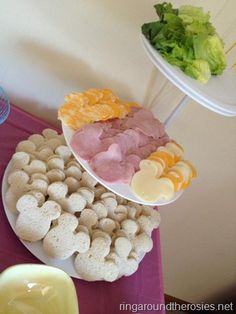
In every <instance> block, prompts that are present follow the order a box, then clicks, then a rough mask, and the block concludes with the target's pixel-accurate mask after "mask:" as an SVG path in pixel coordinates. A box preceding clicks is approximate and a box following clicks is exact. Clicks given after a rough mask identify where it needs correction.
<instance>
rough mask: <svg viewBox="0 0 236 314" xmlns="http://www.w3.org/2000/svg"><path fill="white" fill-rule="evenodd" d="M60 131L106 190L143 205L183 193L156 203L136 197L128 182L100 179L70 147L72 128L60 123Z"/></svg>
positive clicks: (82, 162)
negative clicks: (111, 181)
mask: <svg viewBox="0 0 236 314" xmlns="http://www.w3.org/2000/svg"><path fill="white" fill-rule="evenodd" d="M62 131H63V134H64V137H65V139H66V142H67V145H68V146H69V147H70V149H71V151H72V153H73V154H74V156H75V158H76V159H77V161H78V162H79V163H80V164H81V165H82V167H83V168H84V169H85V170H86V171H87V172H88V173H89V174H90V175H91V176H92V177H94V178H95V179H96V180H97V181H98V182H99V183H101V184H102V185H103V186H105V187H106V188H107V189H108V190H110V191H112V192H114V193H115V194H118V195H120V196H122V197H124V198H125V199H127V200H130V201H132V202H135V203H139V204H144V205H149V206H162V205H167V204H170V203H172V202H174V201H175V200H177V199H178V198H179V197H180V195H181V194H182V193H183V191H182V190H181V191H178V192H177V193H175V196H174V198H172V199H171V200H168V201H166V200H161V201H158V202H156V203H148V202H145V201H142V200H141V199H139V198H137V197H136V196H135V195H134V193H133V192H132V190H131V188H130V186H129V184H125V183H109V182H106V181H104V180H102V179H101V178H99V177H98V176H97V175H96V173H94V171H93V170H92V169H91V167H90V165H89V163H88V162H87V161H86V160H84V159H82V158H80V157H79V156H78V155H77V154H76V152H75V151H74V150H73V148H72V147H71V144H70V143H71V139H72V136H73V134H74V133H75V131H74V130H72V129H71V128H69V127H67V126H66V125H65V124H64V123H62Z"/></svg>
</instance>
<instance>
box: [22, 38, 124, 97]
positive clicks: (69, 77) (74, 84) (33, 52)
mask: <svg viewBox="0 0 236 314" xmlns="http://www.w3.org/2000/svg"><path fill="white" fill-rule="evenodd" d="M19 51H21V53H22V55H23V56H24V57H26V58H27V60H28V62H32V63H33V64H34V65H35V64H36V65H37V66H38V67H39V68H41V69H43V71H45V72H48V73H49V74H50V75H51V76H53V77H54V79H55V80H57V81H60V82H62V83H63V84H64V85H66V86H67V87H68V90H66V92H67V93H68V92H71V91H77V90H78V89H82V90H83V89H86V88H91V87H98V88H104V87H106V86H115V87H116V90H119V89H122V90H125V91H126V93H129V89H128V87H127V86H126V85H125V84H123V83H121V82H118V81H116V80H114V79H113V78H112V77H107V76H106V75H105V74H104V73H102V72H98V71H97V69H95V68H92V67H91V66H89V65H88V64H87V63H86V62H85V61H84V60H81V59H79V58H78V57H76V56H73V55H69V54H66V53H65V52H61V51H58V50H56V49H55V48H52V47H49V46H45V45H43V44H38V43H36V42H32V41H24V42H21V43H20V47H19ZM63 95H64V94H63Z"/></svg>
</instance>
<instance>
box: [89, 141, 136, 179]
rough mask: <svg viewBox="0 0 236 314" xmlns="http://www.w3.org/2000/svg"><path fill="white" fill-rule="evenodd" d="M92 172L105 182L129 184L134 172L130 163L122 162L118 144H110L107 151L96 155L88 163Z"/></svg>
mask: <svg viewBox="0 0 236 314" xmlns="http://www.w3.org/2000/svg"><path fill="white" fill-rule="evenodd" d="M90 165H91V168H92V169H93V171H94V172H95V173H96V174H97V175H98V176H99V177H100V178H101V179H103V180H105V181H107V182H123V183H129V182H130V180H131V178H132V176H133V174H134V172H135V170H134V166H133V165H132V164H131V163H130V162H122V153H121V150H120V147H119V145H118V144H112V145H111V146H110V147H109V148H108V150H107V151H105V152H101V153H98V154H97V155H96V156H94V157H93V158H92V159H91V161H90Z"/></svg>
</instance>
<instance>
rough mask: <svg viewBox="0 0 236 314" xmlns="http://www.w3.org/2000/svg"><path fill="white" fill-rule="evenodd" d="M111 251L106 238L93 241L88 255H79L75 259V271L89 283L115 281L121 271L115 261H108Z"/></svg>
mask: <svg viewBox="0 0 236 314" xmlns="http://www.w3.org/2000/svg"><path fill="white" fill-rule="evenodd" d="M109 251H110V243H109V242H108V241H107V239H105V238H104V237H97V238H95V239H94V240H93V241H92V246H91V248H90V249H89V250H88V251H87V252H86V253H79V254H78V255H77V256H76V258H75V269H76V271H77V273H78V275H79V276H80V278H82V279H84V280H87V281H95V280H106V281H114V280H116V279H117V278H118V275H119V270H118V267H117V265H116V264H115V262H114V261H111V260H108V259H106V256H107V255H108V254H109Z"/></svg>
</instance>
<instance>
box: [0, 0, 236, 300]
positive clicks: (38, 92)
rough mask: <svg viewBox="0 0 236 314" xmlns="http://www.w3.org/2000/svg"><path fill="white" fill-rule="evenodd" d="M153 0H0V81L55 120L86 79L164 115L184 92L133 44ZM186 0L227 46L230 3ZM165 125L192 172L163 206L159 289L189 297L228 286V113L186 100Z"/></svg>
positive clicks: (234, 206) (235, 172)
mask: <svg viewBox="0 0 236 314" xmlns="http://www.w3.org/2000/svg"><path fill="white" fill-rule="evenodd" d="M156 2H157V1H149V0H148V1H147V0H120V1H115V0H100V1H96V0H86V1H85V0H57V1H56V0H50V1H47V0H40V1H32V0H31V1H30V0H21V1H19V0H0V4H1V11H0V29H1V48H0V85H2V86H3V87H4V88H5V89H6V90H7V92H8V93H9V95H10V96H11V100H12V101H13V102H14V103H15V104H17V105H18V106H20V107H22V108H24V109H25V110H27V111H29V112H31V113H34V114H35V115H37V116H40V117H42V118H44V119H45V120H47V121H50V122H52V123H53V124H55V123H57V121H56V116H57V114H56V112H57V108H58V106H59V105H60V104H61V103H63V96H64V95H65V94H66V93H69V92H71V91H78V90H83V89H86V88H89V87H108V88H111V89H113V90H114V91H117V93H118V94H119V96H122V97H124V98H125V99H130V100H135V101H138V102H140V103H142V104H143V105H146V106H149V107H151V108H152V109H153V110H154V111H155V112H156V114H157V115H158V116H159V117H160V118H161V119H164V118H165V117H166V116H167V115H168V113H169V112H170V111H171V109H172V108H173V107H174V106H175V105H176V104H177V103H178V101H179V100H180V99H181V97H182V96H183V95H182V94H181V93H180V92H179V91H178V90H177V89H176V88H175V87H174V86H172V85H171V84H170V83H168V82H167V81H166V80H165V78H164V77H163V76H162V75H161V74H160V73H159V72H158V71H157V70H156V69H155V68H154V67H153V66H152V64H151V63H150V61H149V60H148V58H147V56H146V55H145V53H144V51H143V49H142V47H141V43H140V37H139V36H140V35H139V34H140V26H141V25H142V23H143V22H145V21H150V20H151V19H153V18H155V12H154V10H153V8H152V5H153V4H155V3H156ZM187 2H188V3H193V4H195V5H201V6H204V7H205V8H206V10H211V12H212V16H213V20H214V23H215V25H216V27H217V29H218V30H219V32H220V34H221V35H222V36H223V38H224V40H225V43H226V48H228V47H230V45H231V44H232V43H233V41H235V31H236V19H235V12H236V3H235V1H234V0H225V1H217V0H208V1H197V0H195V1H185V3H187ZM173 3H174V4H176V5H181V4H182V3H184V1H182V0H179V1H173ZM235 56H236V53H235V52H234V51H233V52H232V53H231V55H230V56H229V57H230V58H231V59H230V62H233V61H234V62H235ZM151 103H152V105H151V106H150V104H151ZM169 133H170V134H171V136H173V137H174V138H175V139H176V140H177V141H179V142H180V143H182V144H183V146H184V147H185V150H186V154H187V156H188V157H189V159H190V160H192V162H194V163H195V164H196V166H197V169H198V172H199V176H198V179H197V180H196V181H195V182H194V184H193V185H192V186H191V188H190V189H189V190H188V191H186V193H184V195H183V196H182V198H181V199H180V200H178V201H177V202H176V203H174V204H171V205H169V206H165V207H163V208H161V214H162V225H161V240H162V257H163V266H164V276H165V292H166V293H168V294H172V295H174V296H176V297H179V298H183V299H186V300H188V301H192V302H197V301H201V300H206V299H209V298H211V297H213V298H214V296H215V297H216V296H217V295H218V294H222V293H223V292H224V291H226V290H227V289H229V288H230V287H231V286H233V285H235V284H236V270H235V265H236V245H235V237H236V228H235V220H236V193H235V192H236V190H235V186H236V145H235V142H236V119H234V118H225V117H222V116H219V115H217V114H215V113H213V112H210V111H208V110H207V109H205V108H203V107H201V106H199V105H198V104H196V103H194V102H192V103H191V104H189V105H188V106H187V107H186V108H185V109H184V110H183V112H182V113H181V114H180V116H179V117H178V119H177V120H176V121H175V123H174V124H173V125H172V126H171V128H170V130H169Z"/></svg>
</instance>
